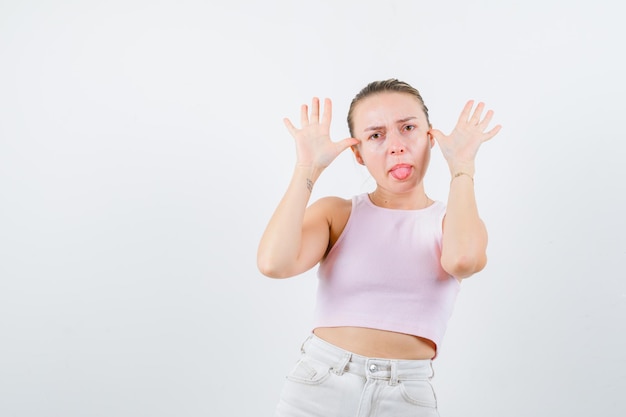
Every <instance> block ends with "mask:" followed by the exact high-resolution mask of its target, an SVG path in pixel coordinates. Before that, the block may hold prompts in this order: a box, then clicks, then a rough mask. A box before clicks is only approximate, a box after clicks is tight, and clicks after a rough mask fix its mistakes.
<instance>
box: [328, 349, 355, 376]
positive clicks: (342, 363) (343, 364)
mask: <svg viewBox="0 0 626 417" xmlns="http://www.w3.org/2000/svg"><path fill="white" fill-rule="evenodd" d="M350 359H352V354H351V353H346V354H345V355H343V357H342V358H341V359H340V360H339V361H338V362H337V365H335V366H333V368H332V371H333V373H335V374H337V375H343V373H344V372H345V371H346V368H347V367H348V362H350Z"/></svg>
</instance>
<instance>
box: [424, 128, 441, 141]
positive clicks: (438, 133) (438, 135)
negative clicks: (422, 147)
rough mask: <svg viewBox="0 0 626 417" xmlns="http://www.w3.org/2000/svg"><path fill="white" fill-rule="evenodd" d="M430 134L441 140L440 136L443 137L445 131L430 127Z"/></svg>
mask: <svg viewBox="0 0 626 417" xmlns="http://www.w3.org/2000/svg"><path fill="white" fill-rule="evenodd" d="M428 134H430V136H432V137H433V138H435V140H437V141H439V138H441V137H442V136H443V132H442V131H441V130H437V129H430V130H429V131H428Z"/></svg>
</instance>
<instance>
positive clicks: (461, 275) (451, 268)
mask: <svg viewBox="0 0 626 417" xmlns="http://www.w3.org/2000/svg"><path fill="white" fill-rule="evenodd" d="M485 265H487V256H486V255H485V254H484V253H483V254H477V255H473V256H472V255H459V256H454V257H443V256H442V258H441V266H442V267H443V269H444V270H445V271H446V272H447V273H448V274H450V275H452V276H453V277H455V278H457V279H465V278H469V277H471V276H472V275H474V274H475V273H477V272H480V271H482V270H483V269H484V268H485Z"/></svg>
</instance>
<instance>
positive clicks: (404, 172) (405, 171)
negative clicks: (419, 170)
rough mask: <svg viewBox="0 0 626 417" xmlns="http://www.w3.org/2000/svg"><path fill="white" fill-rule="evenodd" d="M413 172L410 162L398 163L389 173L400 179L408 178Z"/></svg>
mask: <svg viewBox="0 0 626 417" xmlns="http://www.w3.org/2000/svg"><path fill="white" fill-rule="evenodd" d="M412 172H413V167H412V166H411V165H409V164H396V165H394V166H393V167H391V170H389V174H390V175H391V176H392V177H393V178H395V179H397V180H399V181H402V180H405V179H407V178H408V177H409V176H410V175H411V173H412Z"/></svg>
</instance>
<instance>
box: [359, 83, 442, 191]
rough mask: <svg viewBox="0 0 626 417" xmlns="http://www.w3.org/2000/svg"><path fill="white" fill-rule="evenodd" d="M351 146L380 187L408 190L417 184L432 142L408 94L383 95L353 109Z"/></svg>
mask: <svg viewBox="0 0 626 417" xmlns="http://www.w3.org/2000/svg"><path fill="white" fill-rule="evenodd" d="M353 114H354V116H353V120H354V135H355V137H356V138H357V139H359V140H360V143H359V144H358V145H355V146H353V147H352V150H353V151H354V154H355V157H356V159H357V161H358V162H359V163H361V164H363V165H365V166H366V167H367V169H368V171H369V172H370V174H371V175H372V177H374V179H375V180H376V183H377V184H378V186H380V187H384V188H387V189H389V190H397V191H401V190H407V189H408V188H412V187H415V186H417V185H419V184H420V183H421V182H422V180H423V178H424V175H425V174H426V169H427V168H428V163H429V162H430V149H431V148H432V147H433V145H434V139H433V138H432V137H430V135H429V133H428V131H429V130H430V126H429V125H428V120H427V118H426V114H425V113H424V110H423V109H422V104H421V103H420V102H419V101H418V100H417V98H415V97H414V96H412V95H411V94H408V93H400V92H384V93H377V94H374V95H371V96H369V97H367V98H365V99H363V100H362V101H360V102H359V103H358V104H357V105H356V107H355V109H354V113H353Z"/></svg>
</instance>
